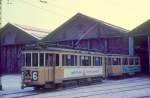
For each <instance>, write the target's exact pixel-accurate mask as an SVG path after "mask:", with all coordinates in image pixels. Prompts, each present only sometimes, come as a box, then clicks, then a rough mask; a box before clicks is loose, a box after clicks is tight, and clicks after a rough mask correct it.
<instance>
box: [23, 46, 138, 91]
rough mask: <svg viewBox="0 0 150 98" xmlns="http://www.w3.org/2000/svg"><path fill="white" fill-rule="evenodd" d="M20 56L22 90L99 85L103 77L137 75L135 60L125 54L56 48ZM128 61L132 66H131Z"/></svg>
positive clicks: (136, 60) (28, 51)
mask: <svg viewBox="0 0 150 98" xmlns="http://www.w3.org/2000/svg"><path fill="white" fill-rule="evenodd" d="M23 55H24V59H25V62H24V66H22V87H23V88H24V87H35V88H41V87H42V88H57V87H59V86H65V85H83V84H90V83H96V82H100V81H101V80H102V79H103V78H107V77H111V76H118V75H123V74H127V73H129V74H130V73H132V74H135V73H136V72H140V63H139V57H129V56H127V55H106V54H103V53H99V52H90V51H81V50H72V49H58V48H49V49H46V50H25V51H23ZM124 59H125V61H124ZM130 59H132V63H133V64H131V65H130V62H129V61H130ZM123 62H125V63H123ZM131 66H132V67H131Z"/></svg>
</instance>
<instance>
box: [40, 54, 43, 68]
mask: <svg viewBox="0 0 150 98" xmlns="http://www.w3.org/2000/svg"><path fill="white" fill-rule="evenodd" d="M40 66H44V53H40Z"/></svg>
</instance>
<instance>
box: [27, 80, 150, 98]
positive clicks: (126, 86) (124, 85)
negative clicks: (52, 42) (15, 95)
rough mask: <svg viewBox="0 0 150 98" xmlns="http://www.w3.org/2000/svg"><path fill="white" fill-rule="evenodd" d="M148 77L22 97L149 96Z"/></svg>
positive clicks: (104, 97) (110, 81) (105, 82)
mask: <svg viewBox="0 0 150 98" xmlns="http://www.w3.org/2000/svg"><path fill="white" fill-rule="evenodd" d="M149 91H150V78H149V77H137V78H129V79H124V80H106V81H104V83H102V84H97V85H90V86H84V87H77V88H72V89H67V90H61V91H55V92H49V93H45V94H40V95H34V96H32V97H31V96H28V97H24V98H137V97H142V98H143V96H150V92H149Z"/></svg>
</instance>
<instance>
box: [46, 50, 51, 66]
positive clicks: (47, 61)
mask: <svg viewBox="0 0 150 98" xmlns="http://www.w3.org/2000/svg"><path fill="white" fill-rule="evenodd" d="M45 64H46V66H52V65H53V54H48V53H46V54H45Z"/></svg>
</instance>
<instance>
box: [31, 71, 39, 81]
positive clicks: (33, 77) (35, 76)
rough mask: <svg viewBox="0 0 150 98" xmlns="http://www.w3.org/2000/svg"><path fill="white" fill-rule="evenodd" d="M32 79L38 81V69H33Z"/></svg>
mask: <svg viewBox="0 0 150 98" xmlns="http://www.w3.org/2000/svg"><path fill="white" fill-rule="evenodd" d="M32 80H33V81H37V80H38V71H32Z"/></svg>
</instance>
